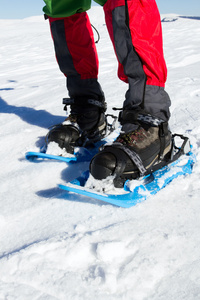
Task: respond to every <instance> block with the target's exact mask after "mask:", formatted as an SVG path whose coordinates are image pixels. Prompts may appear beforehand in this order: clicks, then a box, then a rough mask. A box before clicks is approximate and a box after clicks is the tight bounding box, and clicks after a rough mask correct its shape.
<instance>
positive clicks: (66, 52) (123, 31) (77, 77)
mask: <svg viewBox="0 0 200 300" xmlns="http://www.w3.org/2000/svg"><path fill="white" fill-rule="evenodd" d="M104 12H105V20H106V25H107V29H108V32H109V35H110V38H111V41H112V43H113V47H114V50H115V53H116V57H117V59H118V63H119V68H118V76H119V78H120V79H121V80H123V81H125V82H127V83H128V84H129V85H128V90H127V93H126V95H125V101H123V107H124V109H132V110H134V109H135V110H137V111H138V110H140V109H143V110H145V111H146V112H147V113H150V114H152V115H153V116H155V117H158V118H160V119H162V120H164V121H166V120H168V119H169V116H170V113H169V106H170V99H169V96H168V94H167V93H166V92H165V90H164V85H165V81H166V77H167V69H166V64H165V60H164V55H163V41H162V28H161V21H160V14H159V11H158V8H157V5H156V2H155V0H107V2H106V4H105V5H104ZM49 20H50V26H51V32H52V37H53V41H54V46H55V53H56V58H57V61H58V64H59V67H60V70H61V71H62V72H63V73H64V74H65V75H66V77H67V88H68V91H69V96H70V97H72V98H73V97H79V96H87V97H93V98H94V99H100V98H101V97H103V91H102V89H101V86H100V84H99V83H98V79H97V78H98V56H97V51H96V47H95V42H94V37H93V31H92V28H91V24H90V21H89V18H88V15H87V13H86V12H83V13H78V14H75V15H73V16H71V17H66V18H52V17H49ZM111 86H112V83H111Z"/></svg>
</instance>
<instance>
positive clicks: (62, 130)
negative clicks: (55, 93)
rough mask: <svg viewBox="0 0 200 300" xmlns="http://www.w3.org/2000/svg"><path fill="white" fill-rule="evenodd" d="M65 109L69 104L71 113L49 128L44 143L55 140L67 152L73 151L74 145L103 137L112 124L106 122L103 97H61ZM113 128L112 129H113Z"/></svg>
mask: <svg viewBox="0 0 200 300" xmlns="http://www.w3.org/2000/svg"><path fill="white" fill-rule="evenodd" d="M63 104H65V108H64V109H65V110H67V106H68V105H70V107H71V113H70V115H69V117H68V118H67V119H66V120H65V121H64V122H63V123H62V124H58V125H55V126H53V127H52V128H51V130H50V131H49V133H48V134H47V136H46V144H47V145H48V144H49V143H51V142H55V143H57V144H58V146H59V147H60V148H61V149H64V150H65V151H66V152H67V153H71V154H73V153H74V148H75V147H87V146H89V145H91V144H94V143H96V142H98V141H100V140H101V139H103V138H104V137H105V136H106V135H107V134H108V131H109V132H110V131H112V128H111V127H112V125H110V124H108V122H107V115H105V111H106V103H105V101H104V99H101V100H95V99H88V98H81V99H80V98H76V99H71V98H69V99H68V98H65V99H63ZM113 130H114V129H113Z"/></svg>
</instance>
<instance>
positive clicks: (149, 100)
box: [90, 0, 171, 185]
mask: <svg viewBox="0 0 200 300" xmlns="http://www.w3.org/2000/svg"><path fill="white" fill-rule="evenodd" d="M104 11H105V18H106V24H107V28H108V31H109V34H110V38H111V40H112V42H113V46H114V49H115V52H116V55H117V58H118V61H119V69H118V75H119V78H120V79H121V80H123V81H125V82H127V83H128V91H127V93H126V96H125V101H124V102H123V110H122V112H121V113H120V116H119V121H120V122H121V125H122V130H121V134H120V135H119V137H118V138H117V140H116V141H115V142H114V143H113V144H112V145H111V146H106V147H105V148H104V149H103V151H101V152H100V153H99V154H97V156H95V157H94V158H93V160H92V161H91V164H90V172H91V174H92V175H93V176H94V177H95V178H97V179H103V178H105V177H107V176H109V175H115V182H116V185H118V183H122V182H123V181H125V180H126V179H128V178H132V179H135V178H137V177H138V176H140V175H144V174H147V173H149V172H151V170H152V167H154V166H155V165H156V164H158V161H159V160H160V159H162V158H163V156H165V155H166V154H167V153H168V152H169V151H170V148H171V133H170V132H169V130H168V124H167V122H168V120H169V117H170V113H169V106H170V99H169V96H168V94H167V93H166V92H165V90H164V85H165V81H166V75H167V70H166V65H165V60H164V56H163V49H162V31H161V22H160V15H159V12H158V9H157V5H156V3H155V1H154V0H115V1H114V0H107V2H106V4H105V5H104ZM117 182H118V183H117Z"/></svg>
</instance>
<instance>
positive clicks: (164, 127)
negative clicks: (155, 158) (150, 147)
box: [159, 122, 169, 159]
mask: <svg viewBox="0 0 200 300" xmlns="http://www.w3.org/2000/svg"><path fill="white" fill-rule="evenodd" d="M168 133H169V129H168V123H167V122H162V123H161V124H160V125H159V138H160V154H159V156H160V159H163V153H164V150H165V148H166V137H167V135H168Z"/></svg>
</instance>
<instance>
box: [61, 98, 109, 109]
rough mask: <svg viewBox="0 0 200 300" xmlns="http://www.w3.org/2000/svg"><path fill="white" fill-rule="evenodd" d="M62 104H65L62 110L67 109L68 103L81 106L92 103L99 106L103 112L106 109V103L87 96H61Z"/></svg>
mask: <svg viewBox="0 0 200 300" xmlns="http://www.w3.org/2000/svg"><path fill="white" fill-rule="evenodd" d="M63 104H65V107H64V110H67V106H68V105H77V106H81V107H85V106H88V105H93V106H96V107H99V108H100V109H101V110H102V111H103V112H105V111H106V109H107V104H106V102H105V101H99V100H96V99H88V98H84V97H82V98H74V99H73V98H63Z"/></svg>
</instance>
